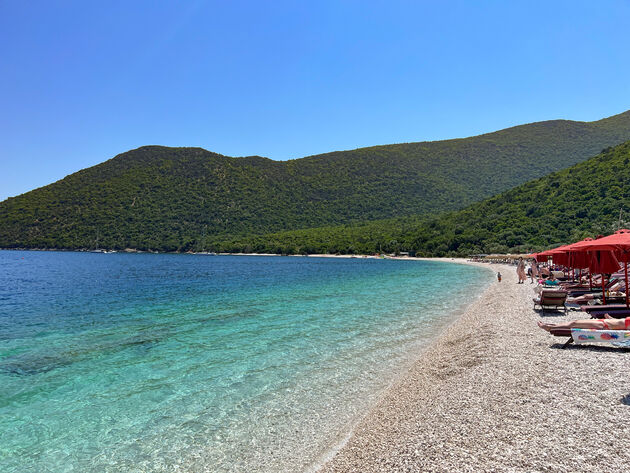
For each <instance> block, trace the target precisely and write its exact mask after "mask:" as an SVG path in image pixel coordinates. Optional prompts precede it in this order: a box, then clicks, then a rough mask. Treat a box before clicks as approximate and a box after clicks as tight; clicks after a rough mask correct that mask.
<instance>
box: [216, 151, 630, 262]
mask: <svg viewBox="0 0 630 473" xmlns="http://www.w3.org/2000/svg"><path fill="white" fill-rule="evenodd" d="M620 227H621V228H630V141H629V142H626V143H623V144H621V145H619V146H616V147H615V148H609V149H606V150H604V151H603V152H602V153H601V154H599V155H598V156H595V157H594V158H592V159H589V160H587V161H585V162H582V163H579V164H577V165H575V166H573V167H571V168H568V169H565V170H562V171H559V172H556V173H553V174H551V175H549V176H545V177H543V178H540V179H535V180H533V181H530V182H527V183H526V184H523V185H521V186H518V187H516V188H514V189H512V190H510V191H507V192H504V193H502V194H499V195H497V196H494V197H491V198H489V199H486V200H484V201H482V202H477V203H474V204H472V205H470V206H469V207H468V208H466V209H463V210H459V211H455V212H450V213H446V214H442V215H440V216H438V217H426V216H425V217H401V218H396V219H389V220H381V221H376V222H369V223H365V224H360V225H345V226H336V227H324V228H314V229H308V230H295V231H290V232H281V233H276V234H268V235H262V236H259V237H249V238H240V239H231V240H222V241H215V242H212V244H211V247H212V248H213V249H215V250H216V251H230V252H240V251H248V252H249V251H256V252H261V253H265V252H271V253H276V252H277V253H329V252H330V253H336V252H339V253H361V254H366V253H374V252H378V251H384V252H388V253H390V252H396V251H411V252H414V253H417V254H418V255H421V256H466V255H470V254H479V253H509V252H512V253H529V252H531V251H538V250H542V249H546V248H549V247H552V246H558V245H559V244H565V243H572V242H575V241H578V240H581V239H583V238H585V237H588V236H590V237H594V236H596V235H599V234H610V233H612V232H614V231H615V230H617V229H619V228H620Z"/></svg>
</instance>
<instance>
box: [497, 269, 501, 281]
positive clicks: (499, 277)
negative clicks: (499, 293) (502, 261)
mask: <svg viewBox="0 0 630 473" xmlns="http://www.w3.org/2000/svg"><path fill="white" fill-rule="evenodd" d="M497 281H499V282H501V272H500V271H499V272H498V273H497Z"/></svg>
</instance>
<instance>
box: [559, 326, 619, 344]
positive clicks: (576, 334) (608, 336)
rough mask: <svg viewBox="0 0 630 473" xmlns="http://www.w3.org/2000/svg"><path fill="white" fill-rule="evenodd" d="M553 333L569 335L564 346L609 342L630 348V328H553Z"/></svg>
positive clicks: (561, 335)
mask: <svg viewBox="0 0 630 473" xmlns="http://www.w3.org/2000/svg"><path fill="white" fill-rule="evenodd" d="M550 333H551V335H555V336H556V337H569V339H568V340H567V341H566V342H565V344H564V345H563V346H562V348H566V347H568V346H569V345H570V344H572V343H576V344H581V343H608V344H611V345H612V346H616V347H625V348H630V330H595V329H590V328H557V329H551V331H550Z"/></svg>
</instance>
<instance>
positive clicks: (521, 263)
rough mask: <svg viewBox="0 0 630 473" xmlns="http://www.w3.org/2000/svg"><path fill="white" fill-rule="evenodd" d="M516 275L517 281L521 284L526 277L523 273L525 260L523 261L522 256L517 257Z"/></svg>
mask: <svg viewBox="0 0 630 473" xmlns="http://www.w3.org/2000/svg"><path fill="white" fill-rule="evenodd" d="M516 275H517V276H518V283H517V284H523V283H524V282H525V280H526V279H527V275H526V274H525V261H523V257H522V256H521V257H519V259H518V264H517V265H516Z"/></svg>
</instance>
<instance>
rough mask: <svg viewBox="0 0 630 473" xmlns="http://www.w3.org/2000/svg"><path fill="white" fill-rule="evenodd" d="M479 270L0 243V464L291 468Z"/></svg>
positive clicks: (460, 301)
mask: <svg viewBox="0 0 630 473" xmlns="http://www.w3.org/2000/svg"><path fill="white" fill-rule="evenodd" d="M491 278H492V274H491V273H490V272H489V271H485V270H483V269H479V268H475V267H470V266H463V265H456V264H448V263H438V262H415V261H414V262H411V261H394V260H373V259H360V258H358V259H323V258H300V257H260V256H258V257H256V256H251V257H248V256H238V257H237V256H207V255H152V254H90V253H61V252H20V251H0V471H3V472H7V473H8V472H16V473H17V472H19V473H26V472H38V473H39V472H48V471H50V472H56V473H58V472H71V471H72V472H76V471H80V472H128V471H151V472H160V471H175V470H177V469H178V468H180V469H181V471H187V470H191V471H212V472H223V471H300V470H304V469H306V468H308V467H309V465H313V464H314V463H316V462H317V461H319V460H320V459H321V458H322V455H324V454H325V453H326V452H327V451H329V450H330V448H332V447H333V446H335V445H336V444H337V443H338V442H339V441H340V440H341V439H342V438H343V437H344V436H345V435H347V434H348V432H349V431H350V429H351V427H352V425H353V423H354V422H356V420H357V418H358V416H359V415H360V414H361V413H362V412H364V411H365V409H366V408H367V407H368V406H369V405H370V403H372V402H373V401H374V400H375V399H376V397H377V396H378V394H379V392H382V390H383V389H384V388H385V387H386V386H387V385H388V383H390V382H391V381H392V378H393V376H395V374H396V372H397V371H399V370H401V369H402V368H403V367H404V366H405V363H407V362H408V361H409V359H410V354H413V353H417V350H418V349H420V348H421V347H422V346H423V345H426V343H427V340H429V339H430V338H431V337H432V336H433V335H434V334H435V333H436V332H437V331H439V330H440V329H441V328H442V327H444V325H445V324H447V323H449V322H450V321H451V320H452V317H453V314H454V313H455V312H456V311H457V310H458V309H460V308H462V307H463V306H464V305H466V304H467V303H468V302H469V301H470V300H471V299H472V298H473V297H474V294H475V293H477V292H479V291H480V290H481V289H483V288H484V287H485V286H486V285H487V284H488V283H489V282H490V281H491Z"/></svg>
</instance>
